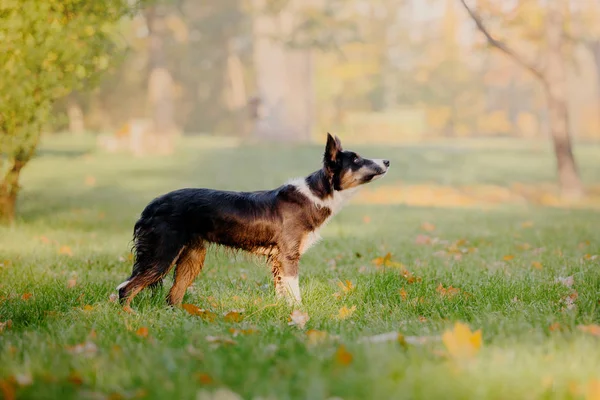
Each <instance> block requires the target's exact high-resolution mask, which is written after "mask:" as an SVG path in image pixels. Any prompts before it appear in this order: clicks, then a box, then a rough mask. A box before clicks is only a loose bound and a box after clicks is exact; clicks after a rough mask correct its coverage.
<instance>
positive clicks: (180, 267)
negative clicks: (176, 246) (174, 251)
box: [168, 247, 206, 305]
mask: <svg viewBox="0 0 600 400" xmlns="http://www.w3.org/2000/svg"><path fill="white" fill-rule="evenodd" d="M205 257H206V248H204V247H201V248H193V249H189V250H188V251H187V252H185V253H184V254H183V256H182V257H181V258H180V261H179V262H178V263H177V266H176V267H175V283H173V287H172V288H171V290H170V291H169V298H168V302H169V304H171V305H174V304H179V303H181V301H182V300H183V296H184V295H185V291H186V290H187V288H188V287H189V286H190V285H191V284H192V282H194V279H196V276H198V274H199V273H200V271H201V270H202V266H203V265H204V258H205Z"/></svg>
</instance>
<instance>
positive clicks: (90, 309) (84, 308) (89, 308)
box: [83, 304, 94, 312]
mask: <svg viewBox="0 0 600 400" xmlns="http://www.w3.org/2000/svg"><path fill="white" fill-rule="evenodd" d="M93 309H94V306H91V305H89V304H86V305H85V306H83V311H87V312H90V311H92V310H93Z"/></svg>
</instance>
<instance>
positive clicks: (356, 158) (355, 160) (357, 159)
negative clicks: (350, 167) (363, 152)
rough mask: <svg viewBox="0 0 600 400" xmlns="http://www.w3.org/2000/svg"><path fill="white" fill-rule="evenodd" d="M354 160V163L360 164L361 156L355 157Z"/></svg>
mask: <svg viewBox="0 0 600 400" xmlns="http://www.w3.org/2000/svg"><path fill="white" fill-rule="evenodd" d="M352 162H353V163H354V164H358V163H360V157H354V160H352Z"/></svg>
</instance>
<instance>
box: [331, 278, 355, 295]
mask: <svg viewBox="0 0 600 400" xmlns="http://www.w3.org/2000/svg"><path fill="white" fill-rule="evenodd" d="M337 285H338V287H339V288H340V289H341V291H340V292H336V293H334V294H333V296H334V297H337V298H340V297H343V296H345V295H347V294H349V293H350V292H352V291H353V290H354V285H353V284H352V282H351V281H349V280H347V279H346V281H345V282H342V281H340V282H338V283H337Z"/></svg>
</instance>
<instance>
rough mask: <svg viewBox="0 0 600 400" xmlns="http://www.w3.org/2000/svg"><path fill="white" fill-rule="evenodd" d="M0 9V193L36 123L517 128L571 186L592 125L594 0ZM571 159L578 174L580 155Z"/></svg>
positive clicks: (435, 135)
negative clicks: (547, 154)
mask: <svg viewBox="0 0 600 400" xmlns="http://www.w3.org/2000/svg"><path fill="white" fill-rule="evenodd" d="M20 7H22V8H23V9H24V10H25V9H27V10H29V11H28V13H27V14H24V13H21V12H20V11H19V10H20ZM0 14H1V15H0V16H1V17H2V18H4V20H5V21H4V22H5V23H4V24H3V26H4V27H3V28H2V35H3V37H4V39H5V40H3V44H2V46H3V48H2V50H4V51H3V52H2V53H3V56H0V57H4V58H3V59H2V60H3V61H4V63H3V65H5V67H4V69H3V72H4V79H3V82H2V83H0V89H1V92H2V93H3V94H2V98H1V99H0V100H2V102H0V103H3V105H2V106H1V107H2V108H1V109H0V127H1V128H2V133H3V139H2V142H1V144H2V152H1V153H2V154H3V157H2V158H1V160H2V165H1V167H2V168H3V171H2V172H3V174H4V175H5V176H6V177H8V178H6V177H5V180H4V183H3V184H2V190H0V192H2V193H0V197H2V196H4V198H8V197H10V195H11V193H13V192H12V190H13V189H11V187H13V186H14V185H13V183H14V182H12V181H11V180H10V179H13V180H14V175H15V172H16V175H17V177H18V175H19V173H20V169H21V167H22V165H25V164H26V163H27V162H28V161H29V159H30V158H32V157H33V155H34V154H35V148H36V146H37V144H38V139H39V135H40V134H42V133H43V134H44V135H48V137H51V136H52V134H53V133H59V132H60V133H64V132H68V133H69V134H71V135H88V136H89V135H93V137H94V141H95V144H96V146H97V148H98V149H100V150H102V151H106V152H125V153H133V154H135V155H139V156H144V155H146V156H147V155H152V154H163V153H173V152H174V151H176V150H175V148H176V146H177V143H181V140H187V139H189V137H198V136H200V135H202V136H203V137H207V136H208V137H215V138H227V139H231V140H237V141H238V142H236V143H240V141H241V142H257V141H259V142H260V141H262V142H264V141H265V140H268V141H270V142H274V141H281V142H294V143H314V142H321V141H323V138H324V137H325V132H328V131H329V132H332V133H335V134H338V135H339V136H340V137H341V138H342V139H343V141H344V143H346V144H358V145H360V144H370V145H375V144H379V145H386V146H387V145H392V144H393V145H407V144H414V143H436V144H439V145H443V146H447V145H459V146H468V143H471V144H472V143H477V145H478V146H480V147H482V148H483V147H485V148H489V147H492V148H493V147H497V146H508V148H509V149H517V148H521V147H522V146H527V148H528V149H533V150H535V149H538V150H539V151H545V150H547V149H550V150H549V151H550V154H551V156H550V157H555V158H556V165H557V166H558V173H557V174H556V176H557V181H556V182H558V186H559V187H560V189H561V193H562V194H563V195H566V197H569V198H581V197H582V196H583V195H584V194H585V193H586V190H585V187H584V186H585V182H583V183H582V179H581V177H580V171H579V167H578V165H577V162H578V161H577V159H576V158H577V157H576V154H575V156H574V155H573V154H574V152H573V150H572V140H575V142H576V143H578V144H582V145H584V146H592V147H587V149H588V151H592V150H594V151H596V150H597V149H598V147H594V146H593V144H594V143H597V142H598V141H599V140H600V1H596V0H552V1H545V0H510V1H508V0H477V1H474V0H472V1H466V2H463V1H462V0H369V1H365V0H220V1H194V0H163V1H153V2H141V3H132V2H130V1H125V0H121V1H118V0H112V1H98V2H94V3H93V4H90V3H88V2H85V1H81V0H65V1H56V0H51V1H47V2H46V1H36V0H26V1H23V2H11V1H9V2H7V3H6V4H5V5H4V6H2V8H0ZM24 21H25V22H24ZM28 24H29V25H28ZM44 29H46V30H44ZM11 38H12V40H11ZM67 43H69V44H72V46H66V45H65V44H67ZM78 52H79V53H78ZM80 53H81V54H80ZM77 57H79V58H77ZM70 60H71V61H70ZM73 60H74V61H73ZM38 68H39V71H38ZM36 71H37V72H36ZM52 74H54V75H52ZM40 88H41V89H40ZM31 99H34V100H31ZM38 100H39V101H38ZM11 107H12V108H11ZM15 121H16V122H15ZM23 121H26V122H24V123H22V122H23ZM27 127H29V128H27ZM19 137H20V138H23V137H26V138H27V139H26V140H22V139H18V138H19ZM23 143H26V144H23ZM575 153H576V152H575ZM552 154H553V155H552ZM513 155H516V150H515V152H513ZM599 157H600V155H599ZM527 158H528V156H527V155H523V157H522V158H520V160H521V162H523V163H525V164H526V162H527ZM593 158H594V156H592V155H590V157H589V159H593ZM503 160H505V162H510V161H509V160H510V159H506V158H504V159H503ZM521 168H524V167H523V166H522V167H518V168H516V169H515V170H514V173H516V174H517V175H518V172H519V169H521ZM554 168H555V167H553V166H550V167H549V169H550V170H549V171H548V173H549V174H551V175H553V174H555V171H556V170H555V169H554ZM584 169H585V168H584ZM586 171H590V172H585V171H584V175H585V176H584V179H583V180H584V181H585V180H586V179H587V181H588V183H589V181H590V180H593V179H592V178H593V177H594V176H597V174H596V173H597V172H598V170H597V169H596V168H595V164H594V168H593V169H591V168H590V169H588V170H586ZM11 174H12V175H11ZM9 175H10V176H9ZM17 179H18V178H17ZM551 179H553V178H551ZM11 182H12V183H11ZM15 182H16V181H15ZM11 185H12V186H11ZM14 194H15V196H16V189H15V191H14ZM15 198H16V197H15ZM7 202H11V200H5V201H4V203H7ZM0 203H1V202H0ZM6 213H7V211H5V212H4V214H6Z"/></svg>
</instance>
